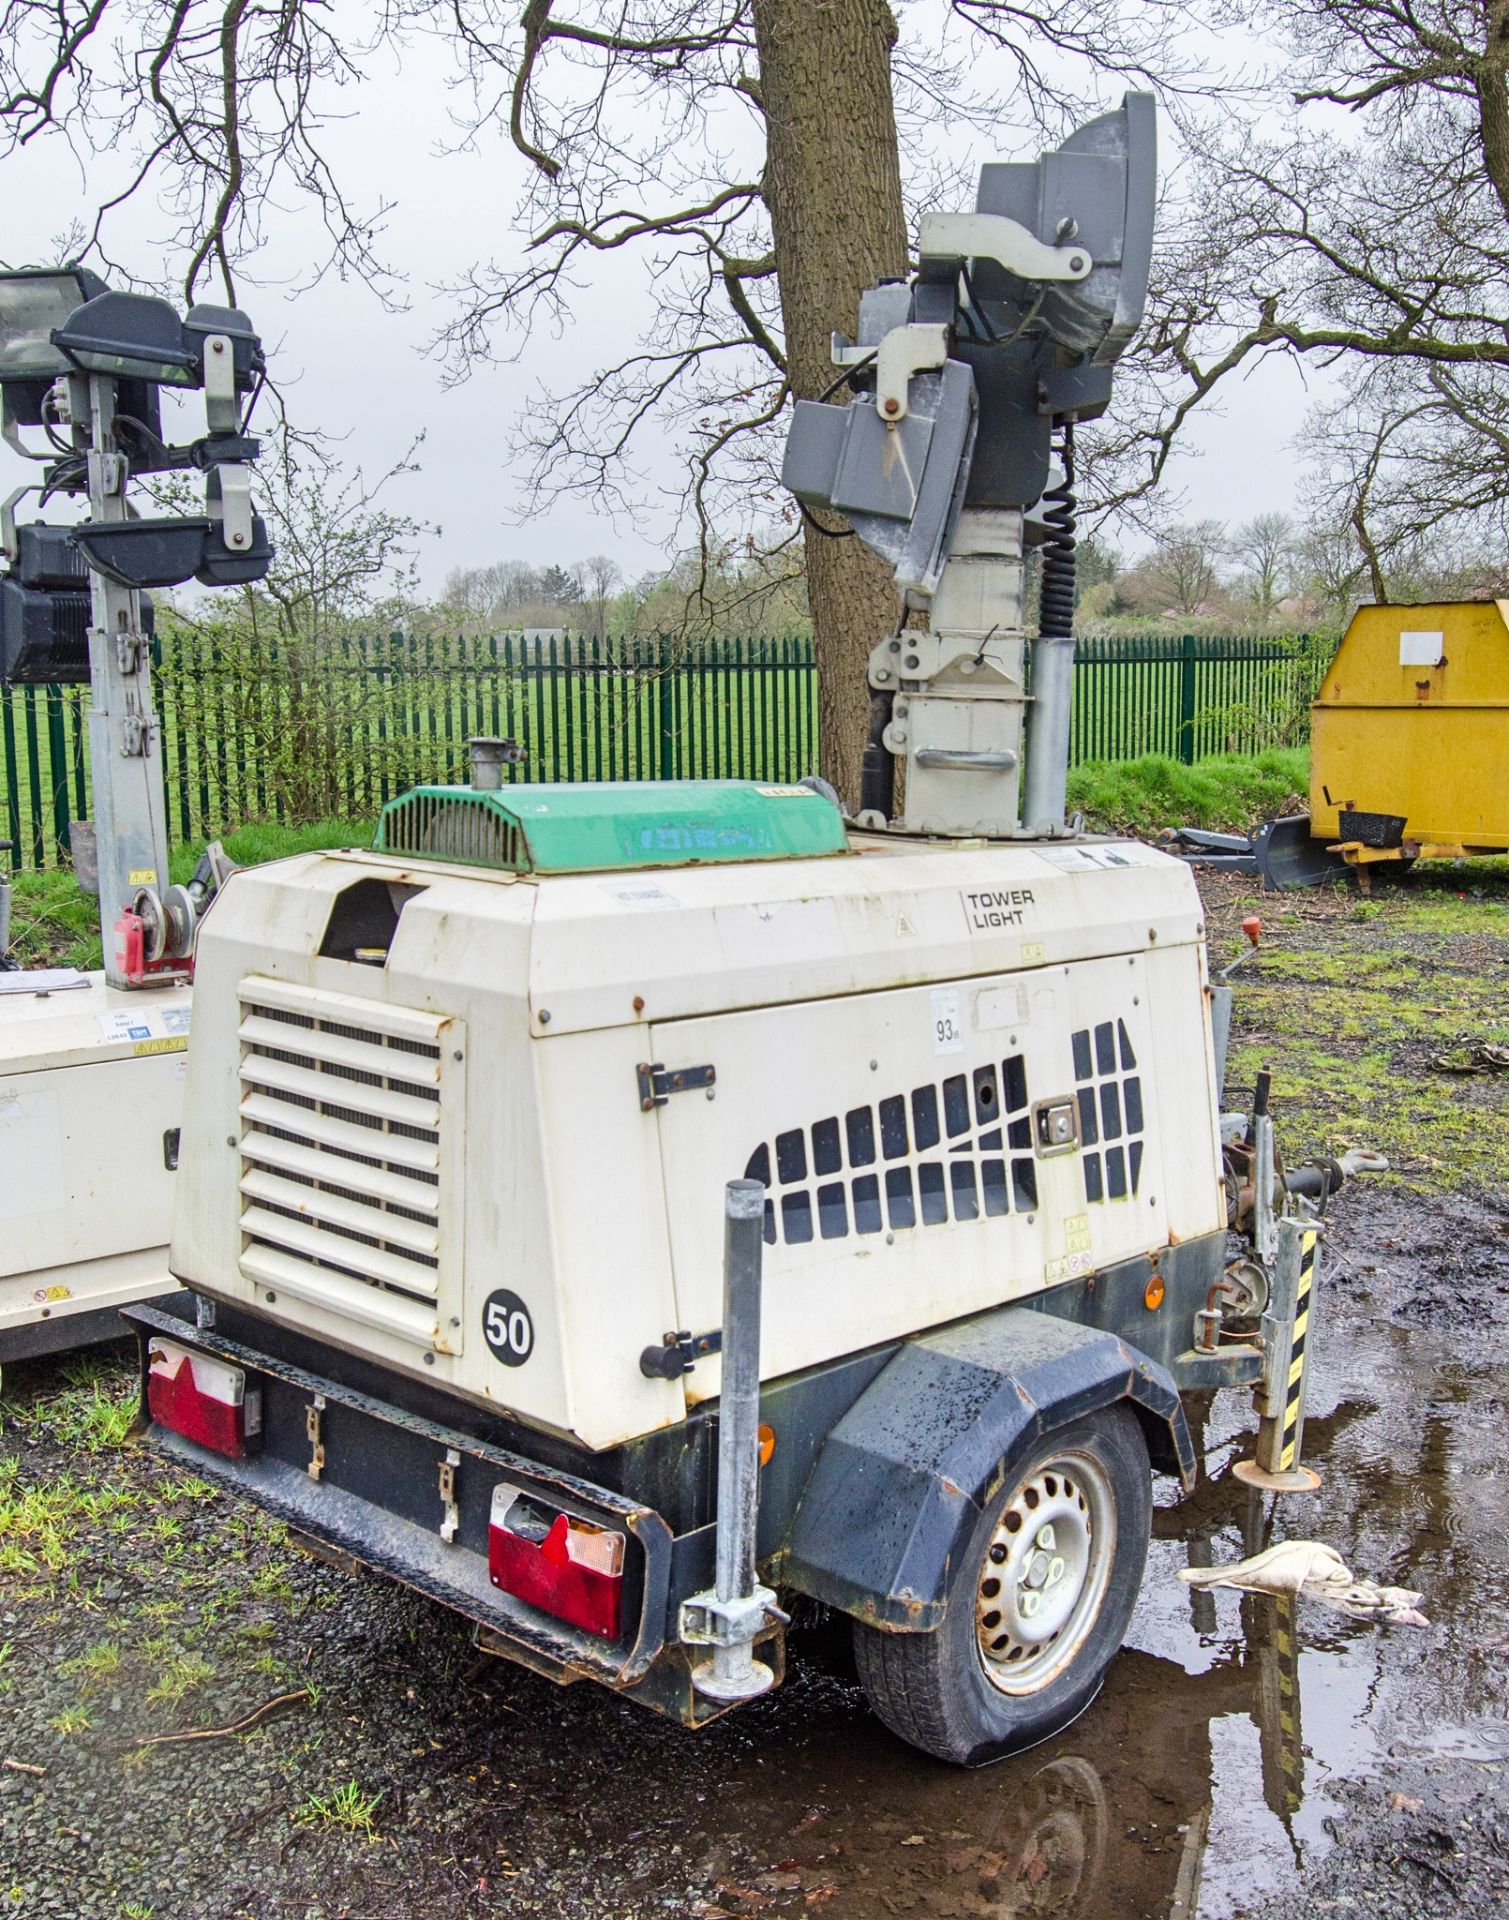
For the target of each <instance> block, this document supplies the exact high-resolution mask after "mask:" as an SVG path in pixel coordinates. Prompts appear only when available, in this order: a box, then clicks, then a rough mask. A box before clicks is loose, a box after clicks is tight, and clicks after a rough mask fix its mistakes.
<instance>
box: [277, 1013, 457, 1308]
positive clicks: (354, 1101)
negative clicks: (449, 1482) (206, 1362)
mask: <svg viewBox="0 0 1509 1920" xmlns="http://www.w3.org/2000/svg"><path fill="white" fill-rule="evenodd" d="M240 1002H241V1026H240V1036H241V1044H242V1055H241V1068H240V1074H241V1123H242V1124H241V1182H240V1185H241V1231H242V1233H243V1235H244V1236H245V1238H244V1241H243V1252H242V1257H241V1270H242V1273H243V1275H244V1276H245V1277H246V1278H247V1279H248V1280H250V1281H252V1283H253V1284H254V1285H255V1286H257V1287H259V1288H261V1289H264V1290H266V1297H268V1298H271V1299H275V1298H276V1297H277V1295H278V1293H279V1292H280V1291H281V1292H283V1293H287V1294H290V1295H291V1296H293V1297H294V1298H295V1299H299V1300H307V1301H311V1302H313V1303H315V1304H318V1305H321V1306H323V1307H325V1308H327V1309H329V1310H330V1311H332V1312H334V1313H337V1314H339V1315H341V1316H342V1317H344V1318H347V1319H354V1320H358V1321H361V1322H363V1323H364V1324H367V1325H371V1326H379V1327H383V1328H386V1329H387V1330H389V1331H391V1332H395V1333H398V1334H400V1335H401V1336H402V1337H405V1338H409V1339H413V1340H416V1341H419V1342H421V1343H422V1344H424V1345H431V1344H438V1345H443V1346H451V1345H453V1341H451V1340H441V1338H440V1328H441V1326H442V1324H443V1319H442V1314H441V1307H442V1303H443V1298H444V1296H445V1295H446V1294H447V1293H448V1291H449V1285H448V1283H449V1279H450V1275H449V1272H448V1269H449V1267H450V1266H451V1265H453V1264H454V1263H453V1262H452V1261H451V1259H450V1257H449V1249H448V1244H447V1239H448V1236H447V1224H448V1223H447V1221H446V1218H445V1185H446V1182H445V1156H446V1128H447V1125H448V1124H452V1125H454V1126H456V1127H458V1128H459V1126H460V1124H461V1115H460V1113H459V1112H458V1113H457V1114H456V1115H455V1116H454V1118H453V1119H452V1117H451V1116H450V1115H449V1114H448V1111H447V1103H448V1099H449V1098H450V1097H453V1096H455V1095H456V1094H458V1093H459V1088H458V1087H457V1086H456V1085H455V1084H454V1078H453V1076H452V1077H450V1078H448V1073H447V1061H448V1059H449V1060H450V1061H452V1062H454V1060H455V1059H456V1057H457V1055H458V1054H459V1052H460V1049H459V1048H456V1047H454V1045H453V1038H454V1035H455V1032H456V1028H457V1023H456V1022H454V1021H446V1020H442V1019H440V1018H438V1017H436V1016H434V1015H432V1014H426V1013H419V1012H417V1011H415V1010H414V1009H412V1008H409V1007H392V1006H387V1005H385V1004H383V1003H381V1002H377V1001H368V1000H358V999H356V998H354V997H353V996H350V995H346V994H335V993H321V992H319V991H318V990H316V989H312V988H308V987H295V986H291V985H288V984H286V983H284V982H281V981H275V980H267V979H261V978H259V977H257V976H255V975H253V976H251V977H249V978H248V979H246V980H244V981H243V982H242V983H241V991H240Z"/></svg>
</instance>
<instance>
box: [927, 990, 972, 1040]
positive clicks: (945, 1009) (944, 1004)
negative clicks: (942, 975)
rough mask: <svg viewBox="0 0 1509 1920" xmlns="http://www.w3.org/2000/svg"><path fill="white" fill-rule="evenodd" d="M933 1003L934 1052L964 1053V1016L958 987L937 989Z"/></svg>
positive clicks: (933, 996) (934, 992) (934, 991)
mask: <svg viewBox="0 0 1509 1920" xmlns="http://www.w3.org/2000/svg"><path fill="white" fill-rule="evenodd" d="M932 1002H933V1052H934V1053H963V1051H964V1016H963V1013H962V1011H961V1009H960V1005H959V989H958V988H957V987H936V988H934V990H933V995H932Z"/></svg>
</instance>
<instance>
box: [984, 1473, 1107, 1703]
mask: <svg viewBox="0 0 1509 1920" xmlns="http://www.w3.org/2000/svg"><path fill="white" fill-rule="evenodd" d="M1115 1545H1116V1507H1115V1499H1114V1496H1113V1494H1112V1492H1111V1482H1110V1479H1109V1477H1108V1475H1107V1473H1106V1470H1105V1468H1104V1467H1103V1466H1102V1465H1101V1464H1100V1462H1099V1461H1098V1460H1097V1459H1096V1458H1095V1457H1094V1455H1092V1454H1089V1453H1080V1452H1065V1453H1062V1454H1056V1455H1055V1456H1054V1457H1053V1458H1052V1459H1051V1460H1046V1461H1044V1462H1043V1463H1042V1464H1041V1465H1039V1466H1036V1467H1034V1468H1033V1469H1032V1471H1031V1472H1030V1473H1028V1474H1025V1475H1023V1477H1022V1478H1021V1479H1020V1480H1019V1481H1018V1482H1017V1484H1016V1486H1015V1487H1014V1488H1013V1489H1012V1492H1011V1496H1010V1498H1009V1499H1008V1500H1007V1502H1006V1504H1005V1506H1004V1507H1003V1508H1002V1509H1001V1512H1000V1514H999V1516H998V1517H997V1519H996V1523H995V1526H994V1527H993V1528H992V1530H991V1535H990V1539H989V1540H988V1541H987V1542H986V1546H985V1552H984V1554H983V1556H982V1558H981V1561H980V1573H979V1578H978V1580H977V1581H976V1583H975V1645H976V1647H977V1649H978V1651H979V1656H980V1665H981V1667H982V1668H983V1669H984V1672H985V1677H986V1679H987V1680H989V1681H990V1683H991V1685H992V1686H994V1687H997V1688H998V1689H999V1690H1000V1691H1001V1692H1002V1693H1008V1694H1031V1693H1039V1692H1041V1691H1042V1689H1043V1688H1044V1687H1046V1686H1048V1685H1050V1684H1051V1683H1052V1682H1053V1681H1054V1680H1055V1679H1057V1677H1058V1676H1059V1674H1061V1673H1062V1672H1063V1671H1064V1669H1065V1668H1066V1667H1067V1666H1068V1665H1069V1663H1070V1662H1071V1661H1072V1660H1073V1659H1074V1657H1075V1655H1076V1654H1077V1653H1078V1652H1079V1650H1080V1648H1081V1647H1082V1646H1083V1645H1084V1642H1085V1640H1086V1638H1087V1636H1088V1635H1089V1632H1090V1629H1091V1628H1092V1627H1093V1626H1094V1624H1095V1621H1096V1619H1097V1617H1098V1616H1099V1613H1100V1609H1101V1605H1102V1603H1103V1601H1104V1600H1105V1596H1106V1589H1107V1587H1108V1586H1109V1584H1110V1576H1111V1561H1112V1558H1113V1556H1114V1550H1115Z"/></svg>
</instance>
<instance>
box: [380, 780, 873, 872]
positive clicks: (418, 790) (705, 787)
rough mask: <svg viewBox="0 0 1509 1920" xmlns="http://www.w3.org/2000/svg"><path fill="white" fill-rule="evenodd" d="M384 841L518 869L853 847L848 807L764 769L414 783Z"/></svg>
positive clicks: (692, 862)
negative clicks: (661, 776) (766, 776)
mask: <svg viewBox="0 0 1509 1920" xmlns="http://www.w3.org/2000/svg"><path fill="white" fill-rule="evenodd" d="M372 844H373V847H374V850H375V851H377V852H379V853H401V854H407V855H410V856H412V857H413V858H415V859H421V860H444V861H447V862H456V861H459V862H461V863H463V864H465V865H469V866H479V867H502V868H505V869H507V870H508V871H510V872H513V873H600V872H604V871H607V870H609V869H612V868H615V867H690V866H706V865H713V864H718V863H732V862H735V861H741V860H810V859H815V858H817V857H819V856H820V855H823V854H834V853H845V852H847V851H848V839H847V836H846V834H845V832H844V823H843V817H842V815H841V814H840V813H839V811H838V808H837V807H835V806H834V805H833V803H832V802H831V801H830V800H827V799H825V798H824V797H823V795H822V794H820V793H816V792H814V791H813V790H812V789H811V788H810V787H784V786H776V785H764V784H762V783H760V782H759V781H755V780H667V781H654V780H642V781H641V780H602V781H596V782H583V783H582V784H580V785H577V784H568V783H562V784H560V785H554V784H552V785H548V786H547V785H537V784H529V783H525V782H522V781H521V782H519V783H518V784H516V785H511V786H506V787H501V788H498V789H497V790H496V791H491V792H482V791H479V790H478V789H477V788H475V787H415V788H414V789H413V791H412V792H410V793H406V794H404V795H403V796H402V797H401V798H400V799H397V800H390V801H389V802H388V804H387V806H385V807H384V808H383V810H382V817H381V818H380V819H379V821H378V823H377V836H376V838H375V840H374V841H373V843H372Z"/></svg>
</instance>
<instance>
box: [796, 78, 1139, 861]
mask: <svg viewBox="0 0 1509 1920" xmlns="http://www.w3.org/2000/svg"><path fill="white" fill-rule="evenodd" d="M1155 145H1156V129H1155V124H1154V112H1153V100H1152V96H1151V95H1150V94H1145V93H1129V94H1128V95H1127V96H1126V98H1125V99H1124V101H1123V103H1122V105H1121V107H1120V108H1119V109H1118V110H1117V111H1116V112H1114V113H1109V114H1104V115H1102V116H1101V117H1100V118H1099V119H1097V120H1094V121H1091V122H1090V123H1089V124H1088V125H1087V126H1084V127H1081V128H1079V129H1078V131H1077V132H1075V133H1073V134H1072V135H1071V136H1070V137H1069V138H1068V139H1067V140H1066V141H1065V142H1064V144H1063V145H1062V146H1061V147H1059V148H1057V149H1056V150H1055V151H1054V152H1052V153H1047V154H1044V155H1043V157H1042V158H1041V159H1040V160H1038V161H1035V162H1029V163H1025V164H1017V163H1006V164H992V165H989V166H986V167H985V168H983V169H982V171H981V175H980V185H979V192H978V195H977V204H976V208H975V211H974V212H972V213H936V214H929V215H926V216H925V217H924V219H923V221H922V223H921V230H920V233H919V236H918V258H919V266H918V271H917V274H916V276H915V278H914V279H913V280H912V281H910V282H907V283H903V282H900V281H886V282H882V283H881V284H880V285H879V286H876V287H872V288H870V289H869V290H868V291H867V292H866V293H865V294H863V295H862V296H861V299H860V311H859V328H858V334H857V338H856V339H855V341H854V342H852V343H851V342H849V341H848V340H846V339H844V337H843V336H842V335H840V334H835V335H834V337H833V358H834V361H835V363H836V364H837V365H838V366H839V367H840V368H841V369H842V370H843V371H842V374H841V380H843V381H846V382H847V384H848V385H849V386H850V387H852V388H853V390H854V393H853V398H852V399H851V400H850V401H849V402H848V404H847V405H844V404H840V403H829V402H828V401H800V402H798V404H797V407H796V411H795V414H794V416H793V420H792V426H791V432H790V436H789V438H788V440H787V446H786V458H785V465H784V468H783V475H782V477H783V479H784V480H785V483H786V485H787V486H788V487H789V488H790V489H791V491H792V492H793V493H794V494H795V495H796V497H797V499H798V500H799V501H800V502H801V503H802V505H803V507H804V508H806V509H808V510H811V509H813V508H820V509H826V510H828V511H830V512H835V513H840V514H843V515H844V516H845V517H846V518H847V519H848V521H849V523H850V525H851V526H852V528H853V530H854V532H855V533H856V534H857V535H858V536H859V538H860V539H861V540H863V541H864V542H865V543H866V545H867V546H869V547H871V548H873V549H874V551H875V552H877V553H879V554H880V555H881V556H882V557H883V558H884V559H886V560H887V561H888V562H889V563H890V565H891V567H892V570H893V572H894V574H895V577H896V584H897V587H898V589H899V590H900V593H901V596H902V601H903V613H902V619H901V623H900V625H899V626H898V629H897V631H896V632H895V633H894V634H892V635H890V636H889V637H887V638H886V639H884V640H882V641H881V642H880V644H879V645H878V646H877V647H876V648H875V649H874V651H873V652H872V653H871V656H870V661H869V682H870V688H871V694H872V718H871V728H870V740H869V744H868V746H867V748H866V752H865V761H864V769H863V783H862V796H863V798H862V806H863V811H862V814H861V820H862V824H864V825H865V826H869V827H884V826H887V825H890V824H891V819H890V815H891V811H892V808H891V796H892V791H893V767H894V761H896V760H901V761H903V762H904V763H905V768H906V794H905V801H904V805H903V810H902V813H901V818H900V820H899V822H897V823H896V824H897V825H899V826H900V827H901V828H902V829H903V830H905V831H908V832H913V833H937V834H961V835H975V834H984V835H988V836H991V837H995V838H1013V837H1020V836H1031V837H1041V836H1045V835H1046V836H1055V835H1062V834H1064V833H1065V832H1067V831H1068V830H1069V829H1068V828H1067V826H1066V822H1065V783H1066V779H1067V771H1068V753H1069V706H1070V693H1071V685H1072V680H1073V670H1074V640H1073V611H1074V491H1073V487H1074V472H1073V427H1074V423H1075V422H1076V421H1077V420H1089V419H1094V418H1096V417H1097V416H1098V415H1099V414H1101V413H1103V412H1104V411H1105V408H1106V405H1107V403H1108V402H1109V399H1110V393H1111V369H1112V367H1113V365H1114V364H1115V362H1116V360H1117V359H1118V358H1119V357H1120V355H1121V353H1122V351H1123V349H1124V348H1125V346H1126V344H1127V342H1128V341H1129V340H1130V339H1131V337H1132V334H1133V333H1134V332H1135V330H1136V328H1137V325H1138V323H1139V321H1140V319H1141V317H1142V308H1143V303H1144V299H1145V296H1146V290H1147V277H1148V269H1149V265H1150V262H1151V255H1152V235H1153V213H1154V200H1155V192H1156V166H1155ZM1055 436H1057V445H1056V448H1055V446H1054V438H1055ZM1055 453H1056V457H1057V463H1058V464H1057V469H1056V471H1055V469H1054V467H1053V465H1052V460H1053V457H1054V455H1055ZM1034 546H1036V547H1040V548H1041V551H1042V576H1041V577H1042V589H1041V595H1040V600H1039V620H1038V634H1037V637H1036V638H1030V637H1029V635H1028V632H1027V619H1026V610H1025V591H1024V582H1025V571H1026V561H1027V555H1028V552H1029V551H1030V549H1031V548H1033V547H1034ZM924 619H925V624H923V621H924Z"/></svg>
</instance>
